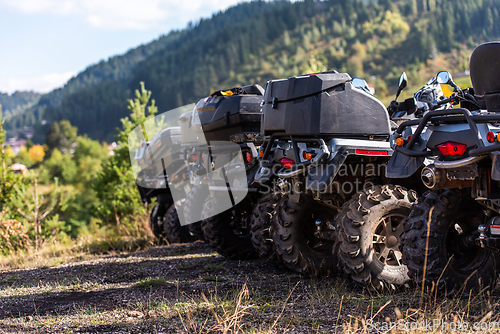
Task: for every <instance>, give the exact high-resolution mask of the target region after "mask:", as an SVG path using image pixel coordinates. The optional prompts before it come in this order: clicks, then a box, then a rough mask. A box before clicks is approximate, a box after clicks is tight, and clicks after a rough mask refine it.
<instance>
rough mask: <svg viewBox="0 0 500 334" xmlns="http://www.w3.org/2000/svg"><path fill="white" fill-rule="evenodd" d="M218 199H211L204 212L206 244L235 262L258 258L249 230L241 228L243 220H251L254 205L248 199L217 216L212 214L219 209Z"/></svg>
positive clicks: (203, 224)
mask: <svg viewBox="0 0 500 334" xmlns="http://www.w3.org/2000/svg"><path fill="white" fill-rule="evenodd" d="M218 200H219V199H218V198H211V199H209V200H208V201H207V202H206V203H205V205H204V207H203V212H202V217H209V218H206V219H203V220H202V221H201V227H202V229H203V235H204V236H205V242H207V243H208V244H209V245H210V246H211V247H212V248H213V249H214V250H215V251H216V252H217V253H219V254H220V255H222V256H224V257H227V258H229V259H233V260H246V259H253V258H257V252H256V251H255V249H254V248H253V245H252V241H251V234H250V229H249V228H240V226H241V224H242V220H243V219H247V220H249V219H250V215H251V213H252V205H251V203H249V202H250V201H248V200H247V199H245V200H243V201H242V202H241V203H239V204H238V205H236V206H235V207H233V208H231V209H229V210H226V211H224V212H222V213H219V214H217V215H213V214H212V213H213V212H214V211H215V209H216V208H217V206H218V205H217V201H218Z"/></svg>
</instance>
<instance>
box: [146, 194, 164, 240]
mask: <svg viewBox="0 0 500 334" xmlns="http://www.w3.org/2000/svg"><path fill="white" fill-rule="evenodd" d="M159 209H160V204H159V203H156V204H155V206H154V207H153V209H152V210H151V213H150V215H149V227H150V228H151V232H153V235H154V236H155V238H156V239H158V240H159V241H160V242H162V241H164V239H165V231H164V229H163V216H161V215H159V212H158V211H160V210H159ZM164 210H166V209H164Z"/></svg>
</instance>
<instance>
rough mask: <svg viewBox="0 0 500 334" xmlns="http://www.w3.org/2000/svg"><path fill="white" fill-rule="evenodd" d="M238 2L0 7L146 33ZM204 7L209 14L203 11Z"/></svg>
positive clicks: (48, 2) (20, 1)
mask: <svg viewBox="0 0 500 334" xmlns="http://www.w3.org/2000/svg"><path fill="white" fill-rule="evenodd" d="M242 1H245V0H184V1H183V0H141V1H137V0H15V1H12V0H0V6H1V7H6V8H9V9H10V10H13V11H16V12H21V13H25V14H32V15H35V14H49V15H57V16H76V17H79V18H80V19H81V20H82V21H84V22H86V23H87V24H89V25H90V26H93V27H95V28H100V29H108V30H148V29H150V28H153V27H158V26H161V27H164V26H170V24H168V23H169V21H174V22H177V23H182V24H185V23H187V22H188V21H191V20H192V21H196V20H197V19H199V18H200V17H207V16H210V15H211V14H212V13H213V12H217V11H219V10H224V9H226V8H228V7H229V6H232V5H235V4H237V3H239V2H242ZM207 8H209V10H210V12H206V10H207ZM177 28H180V27H177ZM165 32H167V31H165Z"/></svg>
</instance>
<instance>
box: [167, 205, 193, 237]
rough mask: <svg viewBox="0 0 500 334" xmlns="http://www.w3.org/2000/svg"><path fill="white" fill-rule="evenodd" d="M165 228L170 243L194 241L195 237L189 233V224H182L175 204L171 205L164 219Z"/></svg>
mask: <svg viewBox="0 0 500 334" xmlns="http://www.w3.org/2000/svg"><path fill="white" fill-rule="evenodd" d="M163 230H164V233H165V238H166V239H167V242H168V243H169V244H178V243H187V242H192V241H194V240H193V237H192V236H191V234H190V233H189V230H188V228H187V226H182V225H181V222H180V220H179V216H178V214H177V210H176V209H175V205H173V204H172V205H170V207H169V208H168V210H167V213H166V214H165V219H164V220H163Z"/></svg>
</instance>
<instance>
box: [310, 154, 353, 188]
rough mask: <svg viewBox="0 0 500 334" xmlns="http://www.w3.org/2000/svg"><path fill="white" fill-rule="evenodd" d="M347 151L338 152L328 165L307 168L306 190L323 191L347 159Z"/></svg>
mask: <svg viewBox="0 0 500 334" xmlns="http://www.w3.org/2000/svg"><path fill="white" fill-rule="evenodd" d="M347 155H348V152H347V150H343V149H341V150H339V151H337V154H336V155H335V157H334V158H333V159H332V160H330V161H329V162H328V163H325V164H321V165H318V166H316V167H311V168H309V172H308V173H307V178H306V189H307V190H311V191H316V192H320V191H323V190H325V189H326V188H327V187H328V186H329V185H330V184H331V183H332V182H333V180H334V179H335V176H337V173H338V171H339V170H340V167H341V166H342V165H343V164H344V162H345V159H346V158H347Z"/></svg>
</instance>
